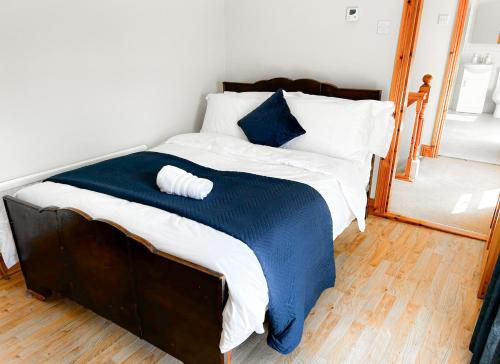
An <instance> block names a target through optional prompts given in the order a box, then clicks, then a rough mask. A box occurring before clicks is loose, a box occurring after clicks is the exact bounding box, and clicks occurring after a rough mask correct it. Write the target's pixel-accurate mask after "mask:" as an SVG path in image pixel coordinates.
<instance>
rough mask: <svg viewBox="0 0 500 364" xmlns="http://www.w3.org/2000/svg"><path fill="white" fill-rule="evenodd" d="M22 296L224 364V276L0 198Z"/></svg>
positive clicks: (324, 91)
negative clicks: (63, 303)
mask: <svg viewBox="0 0 500 364" xmlns="http://www.w3.org/2000/svg"><path fill="white" fill-rule="evenodd" d="M223 85H224V90H225V91H237V92H242V91H276V90H277V89H280V88H283V89H285V90H287V91H302V92H305V93H308V94H314V95H324V96H335V97H342V98H350V99H354V100H359V99H376V100H379V99H380V96H381V92H380V91H378V90H359V89H344V88H338V87H336V86H334V85H330V84H326V83H321V82H318V81H314V80H305V79H304V80H295V81H292V80H289V79H285V78H275V79H272V80H268V81H259V82H256V83H253V84H247V83H234V82H224V84H223ZM4 202H5V206H6V209H7V214H8V217H9V221H10V224H11V227H12V232H13V236H14V240H15V243H16V248H17V252H18V255H19V259H20V265H21V269H22V273H23V276H24V279H25V281H26V286H27V290H28V292H29V293H31V294H32V295H33V296H34V297H35V298H37V299H41V300H45V299H46V298H48V297H49V296H51V295H52V294H56V295H62V296H65V297H68V298H70V299H72V300H74V301H76V302H78V303H79V304H81V305H82V306H85V307H86V308H89V309H90V310H92V311H94V312H95V313H97V314H99V315H101V316H103V317H105V318H106V319H109V320H110V321H112V322H114V323H116V324H118V325H120V326H121V327H123V328H125V329H127V330H128V331H130V332H132V333H133V334H135V335H137V336H139V337H140V338H142V339H144V340H146V341H148V342H150V343H152V344H153V345H156V346H157V347H158V348H160V349H162V350H164V351H165V352H167V353H169V354H171V355H173V356H174V357H176V358H178V359H180V360H182V361H184V362H185V363H229V362H230V353H226V354H221V353H220V350H219V341H220V337H221V333H222V311H223V309H224V304H225V302H226V300H227V296H228V293H227V287H226V282H225V279H224V276H223V275H222V274H220V273H217V272H214V271H211V270H209V269H207V268H204V267H202V266H199V265H197V264H193V263H191V262H188V261H185V260H183V259H180V258H177V257H175V256H172V255H169V254H166V253H163V252H160V251H158V250H157V249H155V248H154V247H153V246H152V245H151V244H150V243H149V242H148V241H146V240H144V239H142V238H141V237H139V236H135V235H133V234H131V233H129V232H128V231H127V230H125V229H124V228H123V227H121V226H119V225H117V224H115V223H113V222H112V221H102V220H93V219H92V218H91V217H90V216H88V215H86V214H85V213H83V212H81V211H78V210H76V209H70V208H57V207H48V208H40V207H38V206H34V205H32V204H29V203H26V202H24V201H21V200H19V199H16V198H14V197H11V196H5V197H4Z"/></svg>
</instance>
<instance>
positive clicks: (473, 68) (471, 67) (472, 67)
mask: <svg viewBox="0 0 500 364" xmlns="http://www.w3.org/2000/svg"><path fill="white" fill-rule="evenodd" d="M464 68H465V69H466V70H467V71H470V72H478V73H482V72H487V71H491V69H492V68H493V65H492V64H480V63H478V64H474V63H466V64H464Z"/></svg>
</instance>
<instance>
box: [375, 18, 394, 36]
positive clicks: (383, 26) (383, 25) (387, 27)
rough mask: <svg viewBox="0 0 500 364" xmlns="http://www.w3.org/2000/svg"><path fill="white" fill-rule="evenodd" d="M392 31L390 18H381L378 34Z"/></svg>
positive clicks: (378, 23)
mask: <svg viewBox="0 0 500 364" xmlns="http://www.w3.org/2000/svg"><path fill="white" fill-rule="evenodd" d="M390 32H391V21H390V20H379V21H378V22H377V34H389V33H390Z"/></svg>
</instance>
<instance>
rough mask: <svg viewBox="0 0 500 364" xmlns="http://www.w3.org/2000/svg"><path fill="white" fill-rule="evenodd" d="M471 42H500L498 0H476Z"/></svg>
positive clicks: (499, 5) (499, 8) (499, 6)
mask: <svg viewBox="0 0 500 364" xmlns="http://www.w3.org/2000/svg"><path fill="white" fill-rule="evenodd" d="M470 41H471V43H480V44H495V43H500V0H482V1H481V0H476V7H475V11H474V14H473V19H472V34H471V39H470Z"/></svg>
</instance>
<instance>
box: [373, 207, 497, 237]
mask: <svg viewBox="0 0 500 364" xmlns="http://www.w3.org/2000/svg"><path fill="white" fill-rule="evenodd" d="M374 215H376V216H380V217H385V218H388V219H391V220H395V221H400V222H405V223H408V224H412V225H418V226H424V227H428V228H431V229H434V230H438V231H443V232H445V233H450V234H454V235H459V236H465V237H466V238H471V239H475V240H481V241H486V240H487V239H488V235H486V234H481V233H476V232H474V231H469V230H464V229H460V228H455V227H452V226H448V225H444V224H439V223H435V222H431V221H426V220H420V219H416V218H413V217H408V216H404V215H399V214H395V213H392V212H386V213H384V214H379V213H374Z"/></svg>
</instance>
